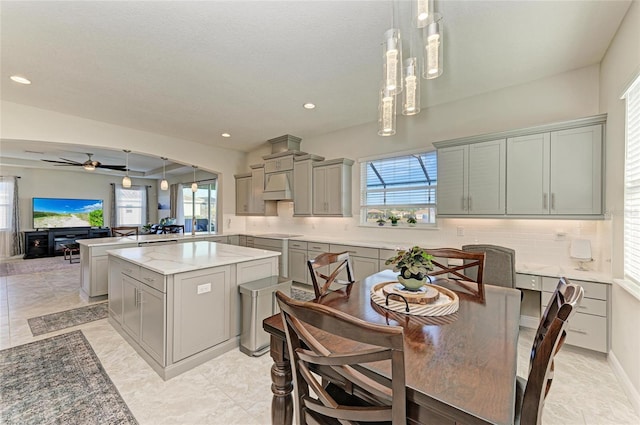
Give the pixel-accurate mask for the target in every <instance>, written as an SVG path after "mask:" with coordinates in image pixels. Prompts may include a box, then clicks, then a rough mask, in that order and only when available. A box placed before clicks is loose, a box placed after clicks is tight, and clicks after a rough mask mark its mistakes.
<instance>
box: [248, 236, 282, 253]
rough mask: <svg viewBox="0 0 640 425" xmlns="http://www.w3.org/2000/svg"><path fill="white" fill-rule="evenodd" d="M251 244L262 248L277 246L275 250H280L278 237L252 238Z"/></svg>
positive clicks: (280, 243)
mask: <svg viewBox="0 0 640 425" xmlns="http://www.w3.org/2000/svg"><path fill="white" fill-rule="evenodd" d="M253 246H254V247H258V246H259V247H260V248H263V247H264V249H269V248H277V249H276V251H282V240H280V239H268V238H254V239H253Z"/></svg>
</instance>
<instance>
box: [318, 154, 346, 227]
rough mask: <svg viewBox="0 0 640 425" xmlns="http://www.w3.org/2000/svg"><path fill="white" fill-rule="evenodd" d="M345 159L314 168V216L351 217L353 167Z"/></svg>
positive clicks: (325, 162)
mask: <svg viewBox="0 0 640 425" xmlns="http://www.w3.org/2000/svg"><path fill="white" fill-rule="evenodd" d="M352 165H353V161H351V160H349V159H345V158H340V159H335V160H330V161H319V162H316V163H314V164H313V165H312V166H313V215H322V216H337V217H351V167H352Z"/></svg>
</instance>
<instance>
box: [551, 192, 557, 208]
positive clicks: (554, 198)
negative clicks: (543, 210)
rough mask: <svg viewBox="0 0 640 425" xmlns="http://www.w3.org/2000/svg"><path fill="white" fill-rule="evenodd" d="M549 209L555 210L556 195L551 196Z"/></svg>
mask: <svg viewBox="0 0 640 425" xmlns="http://www.w3.org/2000/svg"><path fill="white" fill-rule="evenodd" d="M551 209H552V210H555V209H556V194H555V193H552V194H551Z"/></svg>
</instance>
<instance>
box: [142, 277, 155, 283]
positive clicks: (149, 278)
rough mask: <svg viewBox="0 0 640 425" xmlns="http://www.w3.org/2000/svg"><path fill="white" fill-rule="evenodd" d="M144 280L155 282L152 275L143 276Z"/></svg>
mask: <svg viewBox="0 0 640 425" xmlns="http://www.w3.org/2000/svg"><path fill="white" fill-rule="evenodd" d="M144 280H146V281H147V282H155V279H154V278H152V277H145V278H144Z"/></svg>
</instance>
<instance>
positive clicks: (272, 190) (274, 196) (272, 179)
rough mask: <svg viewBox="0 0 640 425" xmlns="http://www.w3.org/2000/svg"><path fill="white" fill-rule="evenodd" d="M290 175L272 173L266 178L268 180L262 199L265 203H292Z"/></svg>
mask: <svg viewBox="0 0 640 425" xmlns="http://www.w3.org/2000/svg"><path fill="white" fill-rule="evenodd" d="M289 176H290V173H286V172H284V173H271V174H267V175H266V176H265V177H266V179H267V181H266V184H265V187H264V192H263V194H262V199H263V200H265V201H292V200H293V194H292V193H291V184H290V183H289Z"/></svg>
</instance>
